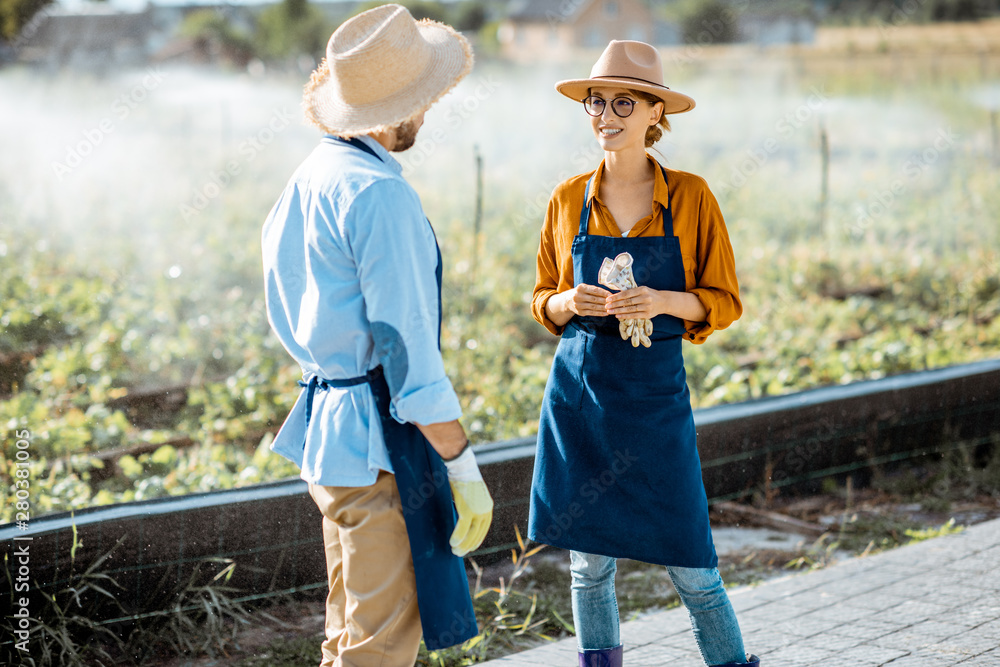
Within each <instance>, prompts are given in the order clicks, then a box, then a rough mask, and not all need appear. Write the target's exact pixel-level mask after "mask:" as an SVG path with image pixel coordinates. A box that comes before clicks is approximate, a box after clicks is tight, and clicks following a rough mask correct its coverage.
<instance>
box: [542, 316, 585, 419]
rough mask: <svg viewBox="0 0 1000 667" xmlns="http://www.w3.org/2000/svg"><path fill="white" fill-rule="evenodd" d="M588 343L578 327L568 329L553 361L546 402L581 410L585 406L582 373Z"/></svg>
mask: <svg viewBox="0 0 1000 667" xmlns="http://www.w3.org/2000/svg"><path fill="white" fill-rule="evenodd" d="M586 343H587V335H586V334H584V333H582V332H581V331H580V330H579V329H577V328H576V327H573V326H568V327H566V330H565V331H564V332H563V335H562V339H560V341H559V345H558V346H557V347H556V354H555V357H554V358H553V359H552V371H551V373H549V382H548V388H547V390H546V394H547V396H546V399H545V400H548V401H552V402H553V403H555V404H558V405H565V406H568V407H571V408H574V409H577V410H578V409H580V407H581V406H582V404H583V382H582V380H581V378H580V372H581V369H582V368H583V362H584V357H585V356H586V352H585V351H586V347H587V345H586Z"/></svg>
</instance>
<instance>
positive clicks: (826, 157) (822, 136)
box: [819, 115, 834, 243]
mask: <svg viewBox="0 0 1000 667" xmlns="http://www.w3.org/2000/svg"><path fill="white" fill-rule="evenodd" d="M819 154H820V186H819V187H820V189H819V227H820V230H822V233H823V236H824V237H826V240H827V241H828V242H830V243H832V242H833V240H834V238H833V236H834V235H833V230H832V229H831V228H830V224H829V220H828V219H827V218H828V213H827V207H828V204H829V198H830V140H829V137H828V136H827V133H826V121H825V120H824V119H823V116H822V115H821V116H820V117H819Z"/></svg>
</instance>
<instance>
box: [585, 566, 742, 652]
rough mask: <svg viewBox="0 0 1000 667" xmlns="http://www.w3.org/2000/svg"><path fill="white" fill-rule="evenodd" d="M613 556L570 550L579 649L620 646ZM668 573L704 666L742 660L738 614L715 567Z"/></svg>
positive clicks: (687, 568) (686, 568) (669, 570)
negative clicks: (689, 622) (684, 611)
mask: <svg viewBox="0 0 1000 667" xmlns="http://www.w3.org/2000/svg"><path fill="white" fill-rule="evenodd" d="M616 569H617V565H616V562H615V559H614V558H610V557H608V556H596V555H594V554H588V553H583V552H580V551H571V552H570V572H571V573H572V575H573V583H572V588H571V592H572V599H573V619H574V620H575V622H576V637H577V641H578V642H579V645H580V650H581V651H583V650H591V649H607V648H613V647H615V646H618V645H619V644H621V636H620V634H619V627H618V600H617V598H616V597H615V571H616ZM667 574H668V575H670V580H671V581H673V583H674V588H676V589H677V593H678V594H679V595H680V597H681V602H683V603H684V606H685V607H687V610H688V614H690V616H691V626H692V628H693V629H694V638H695V640H696V641H697V642H698V648H699V649H700V650H701V657H702V658H703V659H704V660H705V663H706V664H707V665H723V664H726V663H730V662H736V663H743V662H746V653H744V649H743V636H742V635H741V634H740V626H739V623H737V621H736V613H735V612H734V611H733V606H732V605H731V604H730V602H729V596H728V595H726V589H725V587H724V586H723V585H722V577H720V576H719V570H718V569H717V568H690V567H668V568H667Z"/></svg>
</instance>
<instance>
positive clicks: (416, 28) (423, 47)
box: [302, 5, 472, 137]
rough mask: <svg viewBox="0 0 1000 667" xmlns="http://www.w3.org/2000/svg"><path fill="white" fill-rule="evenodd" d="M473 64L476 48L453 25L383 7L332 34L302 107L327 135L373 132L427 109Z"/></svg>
mask: <svg viewBox="0 0 1000 667" xmlns="http://www.w3.org/2000/svg"><path fill="white" fill-rule="evenodd" d="M471 69H472V48H471V47H470V46H469V42H468V41H467V40H466V39H465V38H464V37H462V35H460V34H458V33H457V32H455V30H454V29H453V28H451V27H450V26H447V25H444V24H443V23H438V22H436V21H431V20H428V19H424V20H422V21H415V20H414V19H413V16H411V15H410V12H409V11H407V9H406V8H405V7H401V6H400V5H383V6H381V7H376V8H375V9H371V10H368V11H367V12H362V13H361V14H358V15H357V16H355V17H353V18H351V19H348V20H347V21H345V22H344V23H343V24H342V25H341V26H340V27H339V28H337V30H336V31H335V32H334V33H333V35H331V36H330V41H329V42H328V43H327V45H326V58H324V59H323V62H321V63H320V65H319V67H317V68H316V70H315V71H314V72H313V73H312V77H311V78H310V81H309V83H308V84H306V88H305V95H304V96H303V100H302V106H303V108H304V109H305V114H306V118H307V119H308V120H309V121H310V122H311V123H312V124H313V125H316V126H317V127H319V128H320V129H321V130H323V131H324V132H328V133H330V134H335V135H338V136H342V137H354V136H358V135H362V134H369V133H371V132H378V131H380V130H384V129H387V128H389V127H392V126H394V125H397V124H399V123H401V122H403V121H405V120H407V119H408V118H410V117H411V116H415V115H417V114H419V113H420V112H422V111H426V110H427V109H428V108H430V106H431V105H432V104H434V102H436V101H437V100H438V99H439V98H441V97H442V96H443V95H444V94H445V93H447V92H448V91H449V90H451V89H452V88H453V87H454V86H455V84H457V83H458V82H459V81H460V80H461V79H462V77H464V76H465V75H466V74H468V73H469V70H471Z"/></svg>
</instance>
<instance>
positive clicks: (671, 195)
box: [531, 155, 743, 343]
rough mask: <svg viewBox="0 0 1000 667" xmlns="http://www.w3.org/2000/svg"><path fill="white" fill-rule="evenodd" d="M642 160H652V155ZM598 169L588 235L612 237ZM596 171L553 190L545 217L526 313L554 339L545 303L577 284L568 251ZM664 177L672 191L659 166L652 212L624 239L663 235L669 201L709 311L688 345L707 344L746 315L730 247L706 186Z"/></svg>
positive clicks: (679, 176)
mask: <svg viewBox="0 0 1000 667" xmlns="http://www.w3.org/2000/svg"><path fill="white" fill-rule="evenodd" d="M647 157H648V158H649V160H650V161H652V162H654V163H655V162H656V161H655V160H653V158H652V157H650V156H649V155H647ZM596 171H597V176H596V178H595V179H594V188H593V192H591V194H590V199H591V207H592V208H591V211H592V213H591V216H590V223H589V225H588V228H587V231H588V233H590V234H594V235H597V236H616V235H619V234H620V232H619V231H618V227H617V225H615V222H614V218H613V217H612V215H611V213H610V212H609V211H608V209H607V208H606V207H605V206H604V204H603V203H602V202H601V198H600V197H599V196H598V194H597V193H599V192H600V189H601V177H602V176H603V175H604V162H603V161H602V162H601V164H600V165H599V166H598V167H597V170H596ZM593 173H594V172H589V173H586V174H581V175H579V176H574V177H573V178H570V179H569V180H566V181H563V182H562V183H560V184H559V185H557V186H556V189H555V190H554V191H553V192H552V197H551V198H550V199H549V206H548V210H547V211H546V212H545V224H544V226H543V227H542V237H541V242H540V244H539V247H538V268H537V272H536V274H535V291H534V295H533V296H532V299H531V313H532V315H534V317H535V319H536V320H538V321H539V322H540V323H541V324H542V325H544V326H545V328H546V329H548V330H549V331H551V332H552V333H553V334H556V335H557V336H558V335H560V334H562V332H563V329H564V328H565V327H560V326H557V325H556V324H555V323H554V322H552V320H550V319H549V318H548V315H546V313H545V303H546V302H547V301H548V300H549V297H551V296H552V295H553V294H558V293H559V292H563V291H565V290H568V289H570V288H572V287H573V285H574V280H573V257H572V255H571V254H570V250H571V247H572V245H573V238H574V237H575V236H576V233H577V231H579V227H580V212H581V211H582V209H583V196H584V193H585V191H586V188H587V180H588V179H589V178H590V176H591V174H593ZM667 174H668V176H667V178H668V180H669V181H670V183H669V186H668V184H667V182H666V181H665V180H664V179H663V172H662V171H661V170H660V169H659V166H658V165H657V168H656V176H655V178H656V183H655V185H654V186H653V202H652V210H651V212H650V214H649V215H648V216H646V217H645V218H643V219H642V220H640V221H639V222H637V223H636V224H635V226H634V227H633V228H632V229H631V230H629V233H628V235H629V236H630V237H634V236H663V209H664V207H665V206H666V205H667V203H668V202H669V204H670V210H671V213H672V214H673V218H674V235H675V236H677V237H679V238H680V245H681V255H682V256H683V259H684V277H685V279H686V283H687V291H688V292H691V293H693V294H695V295H697V296H698V298H699V299H700V300H701V302H702V304H704V306H705V310H706V311H707V312H708V315H707V316H706V321H705V322H690V321H687V320H685V321H684V324H685V326H686V327H687V333H686V334H685V335H684V337H685V338H687V339H688V340H690V341H691V342H693V343H704V342H705V339H707V338H708V336H709V334H711V333H712V332H713V331H715V330H716V329H725V328H726V327H728V326H729V325H730V324H732V323H733V322H735V321H736V320H738V319H739V317H740V315H742V314H743V304H742V303H741V302H740V287H739V283H738V282H737V280H736V264H735V260H734V258H733V246H732V244H731V243H730V242H729V233H728V232H727V231H726V223H725V221H724V220H723V219H722V211H720V210H719V203H718V202H717V201H716V199H715V196H714V195H713V194H712V192H711V190H709V189H708V184H706V183H705V180H704V179H703V178H701V177H700V176H695V175H694V174H689V173H687V172H684V171H676V170H674V169H667ZM668 187H669V189H668ZM583 282H586V283H588V284H590V285H597V276H587V278H586V279H585V280H584V281H583Z"/></svg>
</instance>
